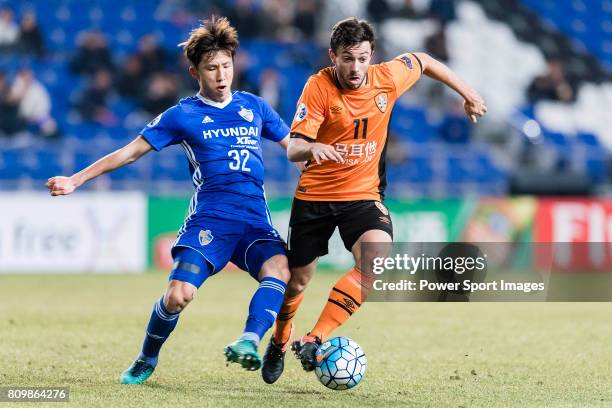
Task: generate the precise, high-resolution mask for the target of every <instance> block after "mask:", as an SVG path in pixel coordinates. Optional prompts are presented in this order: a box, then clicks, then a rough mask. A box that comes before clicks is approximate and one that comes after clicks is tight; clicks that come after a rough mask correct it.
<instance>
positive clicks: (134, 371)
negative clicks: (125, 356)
mask: <svg viewBox="0 0 612 408" xmlns="http://www.w3.org/2000/svg"><path fill="white" fill-rule="evenodd" d="M153 371H155V367H153V366H152V365H151V364H148V363H147V362H146V361H144V360H136V361H134V364H132V366H131V367H130V368H128V369H127V370H125V371H124V372H123V374H121V384H142V383H143V382H145V381H146V380H147V378H149V377H150V376H151V374H153Z"/></svg>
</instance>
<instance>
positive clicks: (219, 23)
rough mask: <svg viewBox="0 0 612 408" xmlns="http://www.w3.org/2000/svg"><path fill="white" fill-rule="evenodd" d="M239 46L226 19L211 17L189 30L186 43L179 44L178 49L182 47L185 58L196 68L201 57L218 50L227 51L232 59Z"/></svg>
mask: <svg viewBox="0 0 612 408" xmlns="http://www.w3.org/2000/svg"><path fill="white" fill-rule="evenodd" d="M239 45H240V43H239V42H238V32H237V31H236V29H235V28H234V27H232V26H231V25H230V23H229V21H228V20H227V18H225V17H215V16H212V17H211V18H210V19H209V20H204V21H202V24H201V25H200V26H199V27H197V28H194V29H193V30H191V32H190V33H189V38H188V39H187V41H185V42H182V43H180V44H179V47H183V52H184V53H185V57H187V59H188V60H189V62H191V63H192V64H193V66H195V67H197V66H198V64H199V63H200V61H202V58H203V57H208V56H210V55H211V54H212V53H214V52H217V51H220V50H225V51H228V52H229V53H230V54H231V55H232V58H234V55H235V54H236V48H238V46H239Z"/></svg>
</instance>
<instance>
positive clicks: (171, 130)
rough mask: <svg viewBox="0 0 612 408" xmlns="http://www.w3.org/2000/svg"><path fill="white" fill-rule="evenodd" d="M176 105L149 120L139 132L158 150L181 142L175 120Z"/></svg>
mask: <svg viewBox="0 0 612 408" xmlns="http://www.w3.org/2000/svg"><path fill="white" fill-rule="evenodd" d="M176 113H177V107H176V106H174V107H172V108H170V109H168V110H166V111H165V112H163V113H160V114H159V115H158V116H157V117H156V118H155V119H153V120H152V121H151V122H149V123H148V124H147V125H146V126H145V127H144V128H143V129H142V131H141V132H140V134H141V135H142V136H143V137H144V138H145V139H146V140H147V142H149V144H150V145H151V146H153V149H155V150H157V151H160V150H161V149H163V148H164V147H166V146H170V145H173V144H177V143H180V142H181V140H182V139H181V132H180V130H179V126H178V122H177V120H176V118H175V117H176Z"/></svg>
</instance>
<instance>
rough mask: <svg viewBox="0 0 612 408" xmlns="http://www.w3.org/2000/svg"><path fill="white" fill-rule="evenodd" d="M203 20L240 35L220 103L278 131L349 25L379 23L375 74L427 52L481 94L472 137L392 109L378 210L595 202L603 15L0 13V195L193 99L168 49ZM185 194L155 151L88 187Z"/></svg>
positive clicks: (118, 8)
mask: <svg viewBox="0 0 612 408" xmlns="http://www.w3.org/2000/svg"><path fill="white" fill-rule="evenodd" d="M212 13H215V14H218V15H225V16H228V17H229V18H230V21H231V22H232V24H233V25H235V26H236V28H237V29H238V31H239V35H240V39H241V48H240V50H239V52H238V55H237V56H236V61H235V69H236V72H235V77H234V88H235V89H240V90H247V91H251V92H254V93H257V94H259V95H261V96H262V97H264V98H265V99H266V100H267V101H268V102H269V103H270V104H271V105H272V106H274V107H275V108H276V109H277V110H278V112H279V113H280V114H281V116H282V117H283V118H284V119H285V120H286V121H287V122H288V123H290V122H291V120H292V117H293V114H294V110H295V104H296V101H297V99H298V97H299V95H300V93H301V90H302V87H303V85H304V83H305V81H306V79H307V78H308V76H309V75H310V74H312V73H314V72H316V71H317V70H318V69H320V68H322V67H323V66H326V65H327V63H328V60H327V46H328V35H329V30H330V28H331V26H332V25H333V23H334V22H335V21H337V20H338V19H340V18H344V17H346V16H349V15H356V16H359V17H365V18H368V19H369V20H370V21H372V22H374V23H375V24H376V27H377V31H378V35H379V40H378V43H377V46H378V51H377V53H376V55H375V59H376V61H381V60H385V59H389V58H392V57H394V56H395V55H397V54H399V53H402V52H406V51H426V52H428V53H430V54H432V55H433V56H434V57H436V58H438V59H440V60H443V61H445V62H446V63H447V64H449V65H450V66H451V68H453V69H454V70H455V71H456V72H457V73H458V74H459V75H460V76H461V77H463V78H465V79H466V80H467V81H468V82H470V83H471V84H472V85H473V86H474V87H475V88H476V89H478V90H479V91H480V92H481V93H482V94H483V96H484V97H485V100H487V105H488V106H489V111H490V113H489V115H488V117H487V118H485V119H483V120H481V121H480V122H479V124H478V125H477V126H473V125H471V124H470V123H469V122H468V121H467V120H466V118H465V117H464V116H463V114H462V106H461V103H460V102H461V101H459V100H458V99H457V97H456V96H454V95H452V94H451V93H449V92H448V91H446V90H445V89H444V87H442V86H439V85H436V84H435V83H434V82H433V81H429V80H426V79H425V80H422V81H420V82H419V83H418V85H417V86H416V87H415V88H414V89H413V90H412V91H410V92H408V93H407V94H406V95H405V96H404V97H403V98H402V99H401V100H400V101H399V102H398V104H397V105H396V107H395V110H394V113H393V119H392V124H391V129H390V130H391V138H390V146H389V149H388V170H387V176H388V178H389V182H390V183H389V188H390V190H389V191H390V194H391V195H392V196H395V197H413V196H429V197H444V196H459V195H461V196H463V195H470V194H474V195H502V194H507V193H511V192H512V193H530V192H531V193H553V194H588V193H600V194H601V193H606V192H607V191H608V190H609V186H608V185H609V183H610V166H609V157H608V156H609V149H610V148H612V114H611V112H612V74H611V72H612V0H571V1H569V0H568V1H564V2H557V1H554V0H471V1H468V0H465V1H460V0H456V1H455V0H355V1H350V2H349V1H343V0H329V1H323V0H232V1H221V0H218V1H215V0H213V1H205V0H199V1H198V0H160V1H147V0H126V1H112V0H94V1H79V0H52V1H43V0H32V1H28V2H24V1H19V0H0V188H1V189H15V188H18V189H31V188H39V187H40V185H41V183H42V182H43V181H44V180H46V179H47V178H48V177H50V176H52V175H56V174H70V173H72V172H73V171H77V170H79V169H81V168H82V167H84V166H85V165H87V164H89V163H90V162H91V161H92V160H94V159H95V158H97V157H100V156H101V155H103V154H105V153H107V152H109V151H111V150H113V149H114V148H117V147H119V146H121V145H122V144H124V143H126V142H127V141H129V140H130V139H132V138H133V137H134V136H135V135H137V133H138V131H139V130H140V129H141V128H142V127H143V125H144V124H146V123H147V122H148V121H149V120H150V119H151V118H152V117H154V116H156V115H157V114H158V113H160V112H162V111H163V110H165V109H166V108H167V107H169V106H171V105H173V104H174V103H176V101H177V100H178V98H180V97H184V96H188V95H192V94H194V93H195V92H196V89H197V87H196V84H195V82H194V80H193V79H192V78H191V77H190V76H189V74H188V73H187V64H186V61H185V59H184V58H183V57H182V55H181V52H180V49H179V48H178V47H177V44H178V43H179V42H181V41H182V40H183V39H184V38H185V37H186V35H187V33H188V32H189V30H190V29H191V28H193V27H194V26H195V25H197V22H198V19H202V18H205V17H207V16H209V15H210V14H212ZM265 156H266V166H267V169H266V186H267V188H266V189H267V191H268V193H269V194H272V195H279V194H282V195H287V194H288V193H289V192H291V191H292V189H293V186H294V182H295V178H296V177H297V174H296V172H295V171H294V170H293V167H292V166H291V165H290V164H289V163H287V160H286V159H285V157H284V154H283V152H281V151H280V150H278V149H276V148H275V147H273V146H271V148H268V149H266V151H265ZM188 180H189V176H188V172H187V165H186V162H185V160H184V159H183V158H182V152H181V151H180V150H179V149H174V150H173V149H169V151H167V152H163V153H161V154H158V155H148V156H147V157H145V158H144V159H143V160H141V161H139V162H137V163H135V164H134V165H131V166H128V167H127V168H124V169H121V170H120V171H117V172H115V173H113V174H111V175H109V176H108V177H103V178H100V179H98V180H96V181H95V182H94V183H93V184H92V186H90V188H94V189H109V188H113V189H122V188H126V189H129V188H141V189H146V190H148V191H154V192H162V193H163V192H166V193H184V192H186V191H188V190H189V189H190V184H189V182H188Z"/></svg>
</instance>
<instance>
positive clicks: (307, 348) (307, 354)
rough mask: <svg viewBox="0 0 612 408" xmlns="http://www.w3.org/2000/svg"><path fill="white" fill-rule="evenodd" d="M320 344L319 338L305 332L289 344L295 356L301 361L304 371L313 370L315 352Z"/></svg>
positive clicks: (315, 361)
mask: <svg viewBox="0 0 612 408" xmlns="http://www.w3.org/2000/svg"><path fill="white" fill-rule="evenodd" d="M320 345H321V339H320V338H318V337H316V336H311V335H310V334H307V335H305V336H303V337H302V338H301V339H299V340H296V341H294V342H293V343H292V344H291V350H293V352H294V353H295V357H296V358H297V359H298V360H300V363H302V368H303V369H304V371H313V370H314V369H315V365H316V363H317V360H316V357H315V353H316V352H317V349H318V348H319V346H320Z"/></svg>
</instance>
